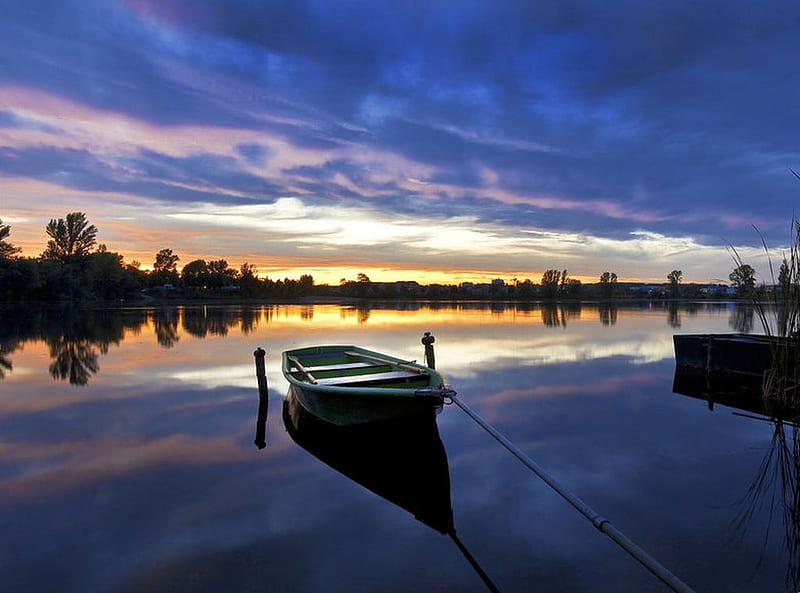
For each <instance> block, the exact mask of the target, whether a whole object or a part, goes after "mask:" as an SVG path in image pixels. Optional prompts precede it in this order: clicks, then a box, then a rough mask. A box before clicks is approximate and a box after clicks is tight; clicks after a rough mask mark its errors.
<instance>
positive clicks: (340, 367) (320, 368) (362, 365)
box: [291, 361, 388, 373]
mask: <svg viewBox="0 0 800 593" xmlns="http://www.w3.org/2000/svg"><path fill="white" fill-rule="evenodd" d="M382 366H388V365H385V364H375V363H374V362H363V361H362V362H343V363H340V364H321V365H317V366H310V367H304V368H305V369H306V370H307V371H310V372H312V373H313V372H325V371H346V370H347V369H368V368H375V367H382ZM299 371H300V369H298V368H292V369H291V372H293V373H294V372H299Z"/></svg>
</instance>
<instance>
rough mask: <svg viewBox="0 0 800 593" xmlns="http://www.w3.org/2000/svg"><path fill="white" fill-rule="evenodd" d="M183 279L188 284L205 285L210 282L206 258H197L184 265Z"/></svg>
mask: <svg viewBox="0 0 800 593" xmlns="http://www.w3.org/2000/svg"><path fill="white" fill-rule="evenodd" d="M181 279H182V280H183V283H184V284H185V285H186V286H196V287H201V286H205V285H206V284H207V282H208V264H206V260H204V259H195V260H192V261H190V262H189V263H188V264H186V265H185V266H183V269H182V270H181Z"/></svg>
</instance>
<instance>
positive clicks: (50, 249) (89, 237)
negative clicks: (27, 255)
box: [42, 212, 97, 263]
mask: <svg viewBox="0 0 800 593" xmlns="http://www.w3.org/2000/svg"><path fill="white" fill-rule="evenodd" d="M45 232H46V233H47V235H48V236H49V237H50V240H49V241H48V242H47V248H46V249H45V250H44V252H43V253H42V259H47V260H56V261H60V262H64V263H66V262H67V261H69V260H70V259H73V258H76V257H83V256H86V255H89V252H90V251H91V249H92V247H94V245H95V243H96V237H97V227H96V226H94V225H93V224H89V220H88V219H87V218H86V214H85V213H83V212H70V213H69V214H67V217H66V218H59V219H58V220H56V219H55V218H51V219H50V222H49V223H48V224H47V227H46V228H45Z"/></svg>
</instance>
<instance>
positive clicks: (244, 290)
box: [239, 262, 261, 297]
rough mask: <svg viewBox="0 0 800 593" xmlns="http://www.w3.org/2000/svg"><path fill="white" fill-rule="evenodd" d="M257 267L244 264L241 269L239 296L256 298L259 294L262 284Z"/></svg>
mask: <svg viewBox="0 0 800 593" xmlns="http://www.w3.org/2000/svg"><path fill="white" fill-rule="evenodd" d="M256 272H257V269H256V267H255V265H253V264H249V263H247V262H244V263H243V264H242V265H241V266H240V267H239V294H241V295H242V296H244V297H249V296H255V295H256V294H257V293H258V290H259V288H260V285H261V282H260V281H259V279H258V276H257V274H256Z"/></svg>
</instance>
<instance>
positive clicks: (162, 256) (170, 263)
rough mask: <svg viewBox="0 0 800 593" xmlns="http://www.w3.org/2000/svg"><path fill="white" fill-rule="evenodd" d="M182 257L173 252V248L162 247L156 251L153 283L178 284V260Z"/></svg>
mask: <svg viewBox="0 0 800 593" xmlns="http://www.w3.org/2000/svg"><path fill="white" fill-rule="evenodd" d="M180 259H181V258H180V257H178V256H177V255H175V254H174V253H172V249H162V250H161V251H159V252H158V253H156V261H155V262H153V273H152V276H151V277H152V279H153V284H156V285H158V284H176V283H177V282H178V262H179V261H180Z"/></svg>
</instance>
